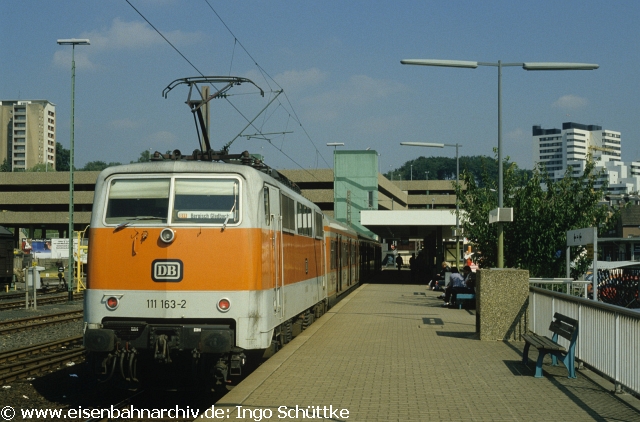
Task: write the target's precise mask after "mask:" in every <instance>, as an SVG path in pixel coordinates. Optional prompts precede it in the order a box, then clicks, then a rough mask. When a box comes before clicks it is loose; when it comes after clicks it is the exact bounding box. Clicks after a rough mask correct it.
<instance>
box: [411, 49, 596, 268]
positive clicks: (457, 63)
mask: <svg viewBox="0 0 640 422" xmlns="http://www.w3.org/2000/svg"><path fill="white" fill-rule="evenodd" d="M400 63H402V64H407V65H418V66H440V67H460V68H466V69H476V68H477V67H478V66H491V67H497V68H498V211H497V215H498V221H497V223H498V260H497V267H498V268H503V267H504V235H503V226H502V224H503V222H504V221H510V220H501V217H500V216H501V213H500V209H501V208H502V207H503V205H504V201H503V199H504V197H503V195H504V192H503V180H502V179H503V176H504V174H503V171H502V68H503V67H512V66H519V67H522V68H523V69H524V70H594V69H597V68H598V67H600V66H599V65H597V64H590V63H561V62H528V63H502V62H501V61H500V60H498V62H497V63H488V62H472V61H463V60H432V59H408V60H401V61H400Z"/></svg>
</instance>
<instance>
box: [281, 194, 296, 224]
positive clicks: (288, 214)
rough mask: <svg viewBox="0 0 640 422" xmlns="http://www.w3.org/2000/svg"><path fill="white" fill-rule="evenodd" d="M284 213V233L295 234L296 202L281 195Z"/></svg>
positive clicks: (282, 211)
mask: <svg viewBox="0 0 640 422" xmlns="http://www.w3.org/2000/svg"><path fill="white" fill-rule="evenodd" d="M280 197H281V198H282V199H281V201H282V202H281V205H280V212H281V213H282V228H283V229H284V231H288V232H295V230H296V202H295V201H294V200H293V199H292V198H289V197H288V196H286V195H280Z"/></svg>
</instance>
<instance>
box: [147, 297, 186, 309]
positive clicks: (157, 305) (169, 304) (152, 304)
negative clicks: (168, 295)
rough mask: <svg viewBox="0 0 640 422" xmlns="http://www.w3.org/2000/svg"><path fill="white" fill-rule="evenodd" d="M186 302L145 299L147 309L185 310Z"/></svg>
mask: <svg viewBox="0 0 640 422" xmlns="http://www.w3.org/2000/svg"><path fill="white" fill-rule="evenodd" d="M186 307H187V301H186V300H184V299H182V300H173V299H147V308H148V309H176V308H181V309H186Z"/></svg>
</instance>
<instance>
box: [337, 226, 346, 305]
mask: <svg viewBox="0 0 640 422" xmlns="http://www.w3.org/2000/svg"><path fill="white" fill-rule="evenodd" d="M343 249H344V246H343V245H342V237H341V236H339V235H338V236H337V237H336V277H337V280H336V292H337V293H340V292H342V254H343V253H344V252H343Z"/></svg>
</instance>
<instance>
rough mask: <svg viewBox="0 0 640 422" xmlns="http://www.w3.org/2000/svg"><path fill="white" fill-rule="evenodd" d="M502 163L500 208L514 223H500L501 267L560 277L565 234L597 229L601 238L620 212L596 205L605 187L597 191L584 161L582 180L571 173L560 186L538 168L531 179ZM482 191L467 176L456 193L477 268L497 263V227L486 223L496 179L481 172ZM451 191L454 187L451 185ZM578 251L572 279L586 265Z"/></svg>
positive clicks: (589, 164)
mask: <svg viewBox="0 0 640 422" xmlns="http://www.w3.org/2000/svg"><path fill="white" fill-rule="evenodd" d="M506 161H507V160H505V164H504V166H503V167H504V169H505V173H504V178H503V184H504V207H505V208H513V222H511V223H504V226H503V227H504V261H505V267H511V268H523V269H527V270H529V272H530V274H531V276H532V277H562V276H564V275H565V271H566V270H565V266H566V258H565V256H566V255H565V254H566V248H567V247H566V232H567V231H568V230H574V229H580V228H585V227H598V231H599V233H600V234H602V233H604V232H605V231H607V230H608V229H609V228H611V227H612V226H613V225H614V224H615V222H616V219H617V218H618V213H619V211H612V210H611V209H609V207H607V206H602V205H599V202H600V200H601V199H602V198H603V196H604V192H605V190H606V185H604V186H602V187H600V188H596V184H597V179H598V176H599V173H597V172H596V171H595V164H594V163H593V161H592V160H587V163H586V166H585V170H584V172H583V174H582V176H580V177H573V176H572V171H573V170H572V169H571V168H569V169H568V170H567V172H566V173H565V175H564V178H563V179H562V180H560V181H557V182H554V181H553V180H552V179H551V177H550V176H549V174H548V172H546V171H545V170H544V169H541V168H536V169H534V170H533V172H532V174H531V176H529V175H527V174H526V173H521V172H519V171H518V170H519V169H518V167H517V165H516V164H515V163H513V164H509V163H507V162H506ZM482 178H483V185H484V186H483V187H480V185H479V184H478V183H476V180H475V177H474V176H473V175H472V174H471V173H469V172H467V171H465V172H464V173H463V176H462V179H463V180H464V182H465V184H466V191H464V192H463V191H462V190H461V189H460V190H459V191H457V192H456V194H457V195H458V197H459V199H460V208H461V209H463V210H465V214H463V215H461V225H462V227H463V229H464V233H465V237H467V238H468V239H469V240H471V242H472V243H474V244H475V245H476V246H477V247H478V248H479V257H480V258H481V261H482V263H481V265H482V267H485V268H490V267H494V266H495V265H496V262H497V247H496V245H497V228H496V224H489V223H488V220H489V211H490V210H492V209H494V208H497V206H498V205H497V203H498V198H497V196H498V195H497V187H496V180H495V178H492V179H489V178H488V177H487V174H486V173H485V174H484V175H483V176H482ZM454 186H455V184H454ZM583 250H584V249H583V248H582V247H574V248H571V252H570V259H571V260H572V261H574V260H576V265H575V268H574V274H573V275H574V276H577V275H579V274H582V273H584V272H585V271H586V268H587V266H588V265H589V260H588V258H587V257H586V256H584V254H581V252H582V251H583Z"/></svg>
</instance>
